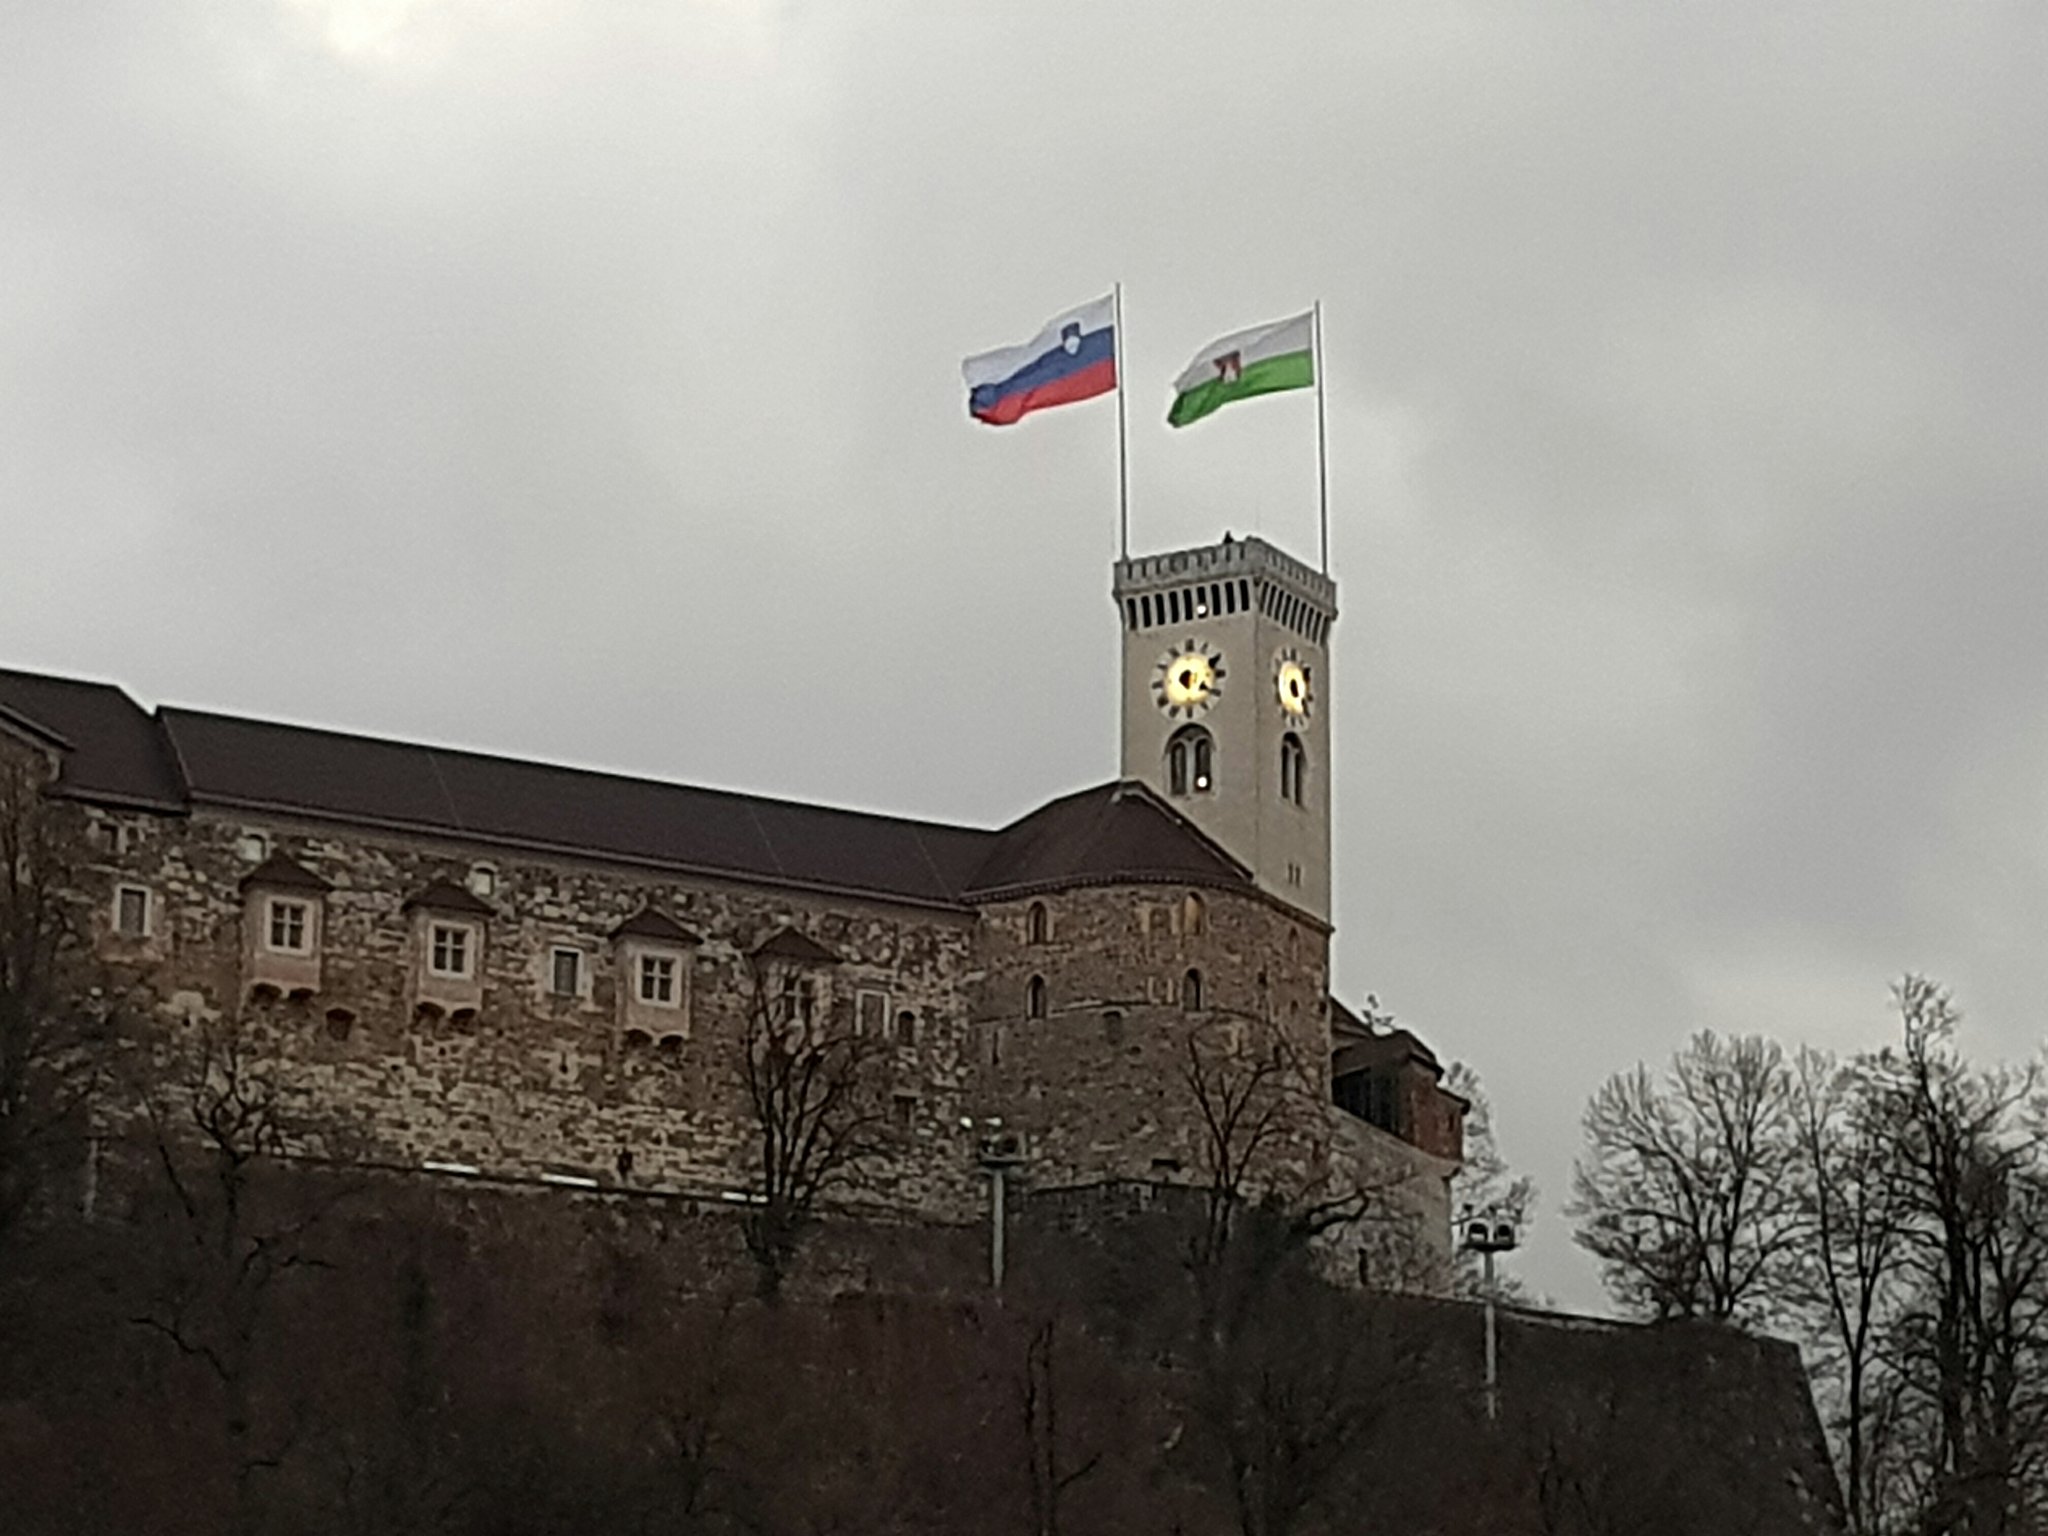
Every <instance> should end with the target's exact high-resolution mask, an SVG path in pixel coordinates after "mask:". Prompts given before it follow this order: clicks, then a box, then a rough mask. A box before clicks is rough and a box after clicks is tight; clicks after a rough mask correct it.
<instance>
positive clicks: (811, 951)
mask: <svg viewBox="0 0 2048 1536" xmlns="http://www.w3.org/2000/svg"><path fill="white" fill-rule="evenodd" d="M754 958H755V959H757V960H788V961H793V962H794V963H796V964H798V965H837V964H838V963H839V956H838V955H837V954H835V953H833V952H832V951H831V950H829V949H827V948H826V947H825V946H824V945H822V944H820V943H819V942H818V941H817V940H816V939H814V938H812V937H811V936H810V935H809V934H807V933H799V932H797V930H796V929H794V928H778V929H776V930H775V931H774V932H773V933H771V934H769V935H768V937H767V938H765V939H763V940H762V941H761V942H760V943H758V944H756V945H755V946H754Z"/></svg>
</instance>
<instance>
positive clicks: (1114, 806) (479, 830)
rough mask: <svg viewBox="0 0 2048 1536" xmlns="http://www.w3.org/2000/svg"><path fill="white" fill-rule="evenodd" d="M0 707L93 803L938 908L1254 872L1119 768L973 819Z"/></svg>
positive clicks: (12, 692)
mask: <svg viewBox="0 0 2048 1536" xmlns="http://www.w3.org/2000/svg"><path fill="white" fill-rule="evenodd" d="M0 708H5V709H7V710H8V711H10V712H12V713H13V714H16V715H19V716H20V717H21V718H22V719H23V720H25V721H27V722H29V723H31V724H32V725H33V726H34V727H35V728H36V729H38V730H41V731H44V732H46V733H50V734H52V735H55V736H58V737H61V738H63V739H64V740H65V741H67V742H69V743H71V744H72V745H71V747H70V748H69V750H66V751H64V752H63V753H62V759H63V761H62V767H61V769H60V772H59V775H58V781H57V784H58V789H59V791H60V792H64V793H69V794H71V795H74V796H76V797H78V798H80V799H85V800H91V801H102V800H104V801H109V802H113V803H125V804H133V805H139V806H145V807H148V808H151V809H156V810H163V811H183V810H188V809H190V808H191V807H193V806H195V805H210V806H215V807H220V808H225V809H233V810H243V811H250V812H256V813H261V814H270V815H286V816H295V817H310V818H319V819H324V820H331V821H337V822H342V823H347V824H353V825H356V826H365V827H375V828H379V829H383V830H388V831H395V832H415V833H429V834H435V835H439V836H444V837H454V838H460V839H465V840H473V841H480V842H489V843H496V844H500V845H504V846H512V847H520V848H526V849H529V850H532V851H535V852H542V853H562V854H572V855H580V856H583V857H588V858H599V859H611V860H617V861H620V862H624V863H631V864H640V865H646V866H650V867H654V868H661V869H674V870H682V871H687V872H690V873H692V874H702V875H711V876H718V877H727V878H733V879H739V880H745V881H749V882H758V883H767V884H775V885H782V886H789V887H795V888H799V889H805V890H814V891H825V892H831V893H835V894H845V895H852V896H869V897H876V898H880V899H884V900H890V901H900V902H908V903H912V904H915V905H921V906H930V907H940V908H949V909H953V910H959V909H962V908H966V907H970V906H972V905H973V904H974V903H975V902H976V901H978V900H985V899H988V898H990V897H993V896H1001V895H1007V894H1011V893H1015V892H1018V891H1022V890H1026V889H1047V890H1050V889H1056V888H1058V887H1060V886H1063V885H1075V884H1106V883H1114V882H1117V881H1132V882H1147V881H1170V882H1175V883H1192V884H1203V885H1219V886H1230V887H1237V888H1242V889H1246V890H1250V889H1253V888H1254V883H1253V881H1252V879H1251V876H1250V874H1249V872H1248V871H1247V870H1246V869H1245V868H1244V866H1243V865H1241V864H1239V863H1238V862H1237V861H1236V860H1235V859H1233V858H1231V857H1230V855H1228V854H1227V853H1225V852H1224V851H1223V850H1222V849H1221V848H1220V847H1218V846H1217V845H1216V844H1215V843H1213V842H1211V841H1210V840H1209V839H1208V838H1207V837H1206V836H1204V835H1203V834H1202V833H1201V832H1200V831H1199V830H1197V829H1196V828H1195V826H1194V825H1193V823H1191V822H1189V821H1188V820H1187V819H1186V818H1185V817H1183V816H1181V815H1180V814H1179V813H1178V812H1177V811H1175V810H1174V809H1173V807H1172V806H1170V805H1169V804H1167V803H1166V802H1165V801H1164V800H1162V799H1160V798H1159V797H1158V796H1157V795H1155V794H1153V793H1152V792H1151V791H1150V790H1148V789H1146V788H1144V787H1143V786H1141V785H1139V784H1136V783H1131V782H1119V781H1111V782H1109V783H1107V784H1101V785H1097V786H1095V787H1094V788H1092V789H1086V790H1082V791H1080V792H1078V793H1076V794H1071V795H1067V796H1064V797H1062V798H1060V799H1058V800H1054V801H1052V802H1051V803H1049V804H1047V805H1044V806H1041V807H1039V808H1038V809H1037V810H1034V811H1032V812H1030V813H1029V814H1028V815H1026V816H1024V817H1022V818H1021V819H1019V820H1017V821H1015V822H1013V823H1011V824H1010V825H1009V826H1007V827H1003V828H1001V829H999V830H987V829H983V828H978V827H963V826H957V825H948V824H946V823H943V822H931V821H917V820H912V819H909V818H906V817H900V816H879V815H874V814H871V813H869V812H865V811H851V810H841V809H838V808H836V807H832V806H823V805H806V804H803V803H801V802H797V801H790V800H771V799H767V798H765V797H763V796H759V795H747V794H738V793H734V792H732V791H729V790H720V789H705V788H701V787H697V786H692V785H685V784H669V783H663V782H660V781H657V780H650V779H641V778H631V777H627V776H625V775H622V774H610V773H598V772H593V771H591V770H588V769H583V768H569V767H562V766H560V765H557V764H552V763H536V762H526V761H521V760H518V759H515V758H506V757H494V756H490V755H488V754H485V753H480V752H466V751H457V750H454V749H451V748H447V747H433V746H424V745H421V744H419V743H415V742H403V741H390V740H386V739H382V738H378V737H372V736H353V735H348V734H345V733H343V732H339V731H328V730H318V729H313V728H309V727H305V726H297V725H285V724H281V723H279V722H276V721H269V720H251V719H246V718H242V717H238V716H233V715H220V714H213V713H210V712H207V711H204V710H192V709H179V708H173V707H164V708H160V709H158V710H157V711H156V712H155V714H154V715H151V714H149V713H147V712H145V711H144V710H143V709H142V708H141V707H140V706H138V705H137V704H136V703H135V702H134V701H133V700H132V699H130V698H129V697H128V696H127V694H125V693H123V692H122V691H121V690H120V689H118V688H115V687H111V686H109V685H107V684H105V683H87V682H77V681H73V680H71V679H66V678H52V677H44V676H40V675H38V674H35V673H29V672H13V671H6V670H0ZM456 889H460V888H459V887H457V888H456ZM465 896H467V893H465ZM467 899H468V900H470V901H474V900H475V898H474V897H467ZM477 905H478V906H481V905H482V904H481V903H478V904H477ZM486 910H487V909H486Z"/></svg>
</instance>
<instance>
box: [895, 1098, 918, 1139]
mask: <svg viewBox="0 0 2048 1536" xmlns="http://www.w3.org/2000/svg"><path fill="white" fill-rule="evenodd" d="M889 1108H890V1111H891V1113H892V1114H893V1116H894V1117H895V1121H896V1129H897V1130H899V1131H907V1130H909V1129H910V1128H911V1127H912V1126H914V1125H916V1124H917V1095H916V1094H914V1093H899V1094H896V1095H895V1096H894V1097H893V1098H892V1099H891V1101H890V1105H889Z"/></svg>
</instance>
